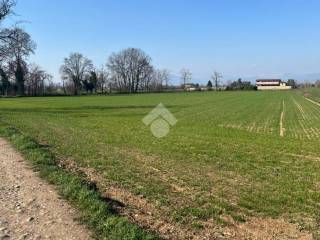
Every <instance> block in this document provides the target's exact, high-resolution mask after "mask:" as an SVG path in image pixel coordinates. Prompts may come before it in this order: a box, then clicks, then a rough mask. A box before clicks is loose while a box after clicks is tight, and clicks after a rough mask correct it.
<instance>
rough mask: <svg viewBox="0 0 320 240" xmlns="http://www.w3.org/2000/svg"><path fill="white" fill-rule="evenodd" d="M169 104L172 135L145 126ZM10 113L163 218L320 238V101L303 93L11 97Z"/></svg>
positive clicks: (0, 107)
mask: <svg viewBox="0 0 320 240" xmlns="http://www.w3.org/2000/svg"><path fill="white" fill-rule="evenodd" d="M317 96H318V97H317ZM312 97H313V98H314V99H315V100H316V101H317V100H318V99H320V92H319V94H318V92H316V91H314V92H313V95H312ZM159 103H163V104H164V105H165V106H166V107H167V108H168V109H169V110H170V111H171V112H172V113H173V114H174V116H175V117H176V118H177V120H178V122H177V124H176V125H175V126H173V127H172V128H171V131H170V133H169V135H168V136H167V137H165V138H162V139H157V138H155V137H154V136H153V135H152V134H151V132H150V128H149V127H147V126H145V125H144V123H143V122H142V119H143V118H144V117H145V116H146V115H147V114H148V113H149V112H150V111H151V110H152V109H153V108H154V107H155V106H157V105H158V104H159ZM0 114H1V115H0V120H1V123H2V124H3V125H5V126H11V127H14V128H15V129H17V130H18V131H20V132H21V133H23V134H24V135H26V136H30V137H31V138H33V139H35V140H36V141H37V142H39V143H41V144H45V145H47V146H48V149H49V150H50V151H51V152H52V153H54V154H55V156H57V157H58V158H59V159H62V160H63V159H72V160H73V161H75V162H76V163H77V165H78V166H80V167H86V168H91V169H94V170H95V171H96V172H97V173H98V174H100V175H101V176H103V179H104V180H105V181H106V182H108V183H112V184H113V185H114V186H117V187H119V188H122V189H125V190H128V191H130V192H131V193H133V194H134V195H135V196H138V197H141V198H143V199H145V200H146V201H147V202H148V203H150V204H151V205H152V206H154V208H153V211H154V212H152V213H151V214H152V215H153V216H155V218H157V217H159V218H160V217H161V218H162V219H166V220H167V221H168V222H171V223H173V224H176V225H178V226H183V227H184V228H186V229H190V231H199V233H200V232H201V231H207V230H208V228H209V227H210V226H211V225H210V224H212V225H221V226H224V225H228V224H231V222H233V221H235V222H243V221H247V220H249V219H250V218H253V217H262V218H267V217H272V218H284V219H286V220H287V221H290V222H296V223H298V224H299V225H300V227H301V228H303V229H306V230H308V231H310V232H312V233H313V234H314V236H315V238H319V226H320V218H319V216H320V204H319V203H320V147H319V143H320V106H318V105H316V104H315V103H312V102H310V101H308V100H306V99H305V98H304V97H303V94H301V93H299V92H298V91H292V92H219V93H214V92H206V93H179V94H174V93H171V94H142V95H130V96H129V95H118V96H88V97H86V96H82V97H50V98H49V97H46V98H41V97H39V98H17V99H1V100H0ZM131 207H135V206H131Z"/></svg>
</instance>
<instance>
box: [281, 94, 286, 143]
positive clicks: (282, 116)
mask: <svg viewBox="0 0 320 240" xmlns="http://www.w3.org/2000/svg"><path fill="white" fill-rule="evenodd" d="M283 121H284V100H283V103H282V112H281V115H280V137H284V131H285V129H284V127H283Z"/></svg>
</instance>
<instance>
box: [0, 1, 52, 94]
mask: <svg viewBox="0 0 320 240" xmlns="http://www.w3.org/2000/svg"><path fill="white" fill-rule="evenodd" d="M14 6H15V1H13V0H1V1H0V26H2V24H3V22H4V20H5V19H6V18H7V17H8V16H10V15H11V14H13V7H14ZM35 49H36V44H35V42H34V41H33V40H32V39H31V36H30V35H29V34H28V33H27V32H25V31H24V30H23V29H22V28H20V27H19V26H17V25H14V26H13V27H2V28H0V79H1V81H0V92H1V95H4V96H7V95H20V96H24V95H26V94H27V95H33V96H36V95H43V94H45V92H46V90H47V89H48V88H47V87H48V86H50V85H52V76H51V75H50V74H48V73H47V72H46V71H44V70H43V69H42V68H41V67H40V66H39V65H37V64H34V63H29V61H28V58H29V56H30V55H31V54H33V53H34V51H35Z"/></svg>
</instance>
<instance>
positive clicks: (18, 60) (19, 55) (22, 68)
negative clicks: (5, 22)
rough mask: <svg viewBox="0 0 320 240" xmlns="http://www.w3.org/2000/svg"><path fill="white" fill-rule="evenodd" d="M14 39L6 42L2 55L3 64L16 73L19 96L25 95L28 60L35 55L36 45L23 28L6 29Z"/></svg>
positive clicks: (0, 55)
mask: <svg viewBox="0 0 320 240" xmlns="http://www.w3.org/2000/svg"><path fill="white" fill-rule="evenodd" d="M4 31H5V32H8V34H10V35H11V36H12V37H11V38H10V39H8V40H7V41H5V43H4V44H3V45H2V49H4V50H5V51H4V52H2V53H3V54H0V57H1V59H2V63H4V62H7V63H8V64H9V66H10V69H11V71H12V72H13V73H14V76H15V81H16V86H17V90H18V94H19V95H24V94H25V90H24V82H25V75H26V74H27V63H26V61H27V58H28V57H29V55H30V54H33V53H34V50H35V48H36V44H35V42H34V41H32V39H31V36H30V35H29V34H28V33H27V32H25V31H24V30H23V29H21V28H14V29H5V30H4Z"/></svg>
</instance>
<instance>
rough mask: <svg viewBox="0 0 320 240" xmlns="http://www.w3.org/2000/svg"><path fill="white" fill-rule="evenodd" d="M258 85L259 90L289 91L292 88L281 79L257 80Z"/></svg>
mask: <svg viewBox="0 0 320 240" xmlns="http://www.w3.org/2000/svg"><path fill="white" fill-rule="evenodd" d="M256 85H257V88H258V90H288V89H291V88H292V87H291V86H288V85H287V83H286V82H283V81H282V80H281V79H257V81H256Z"/></svg>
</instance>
